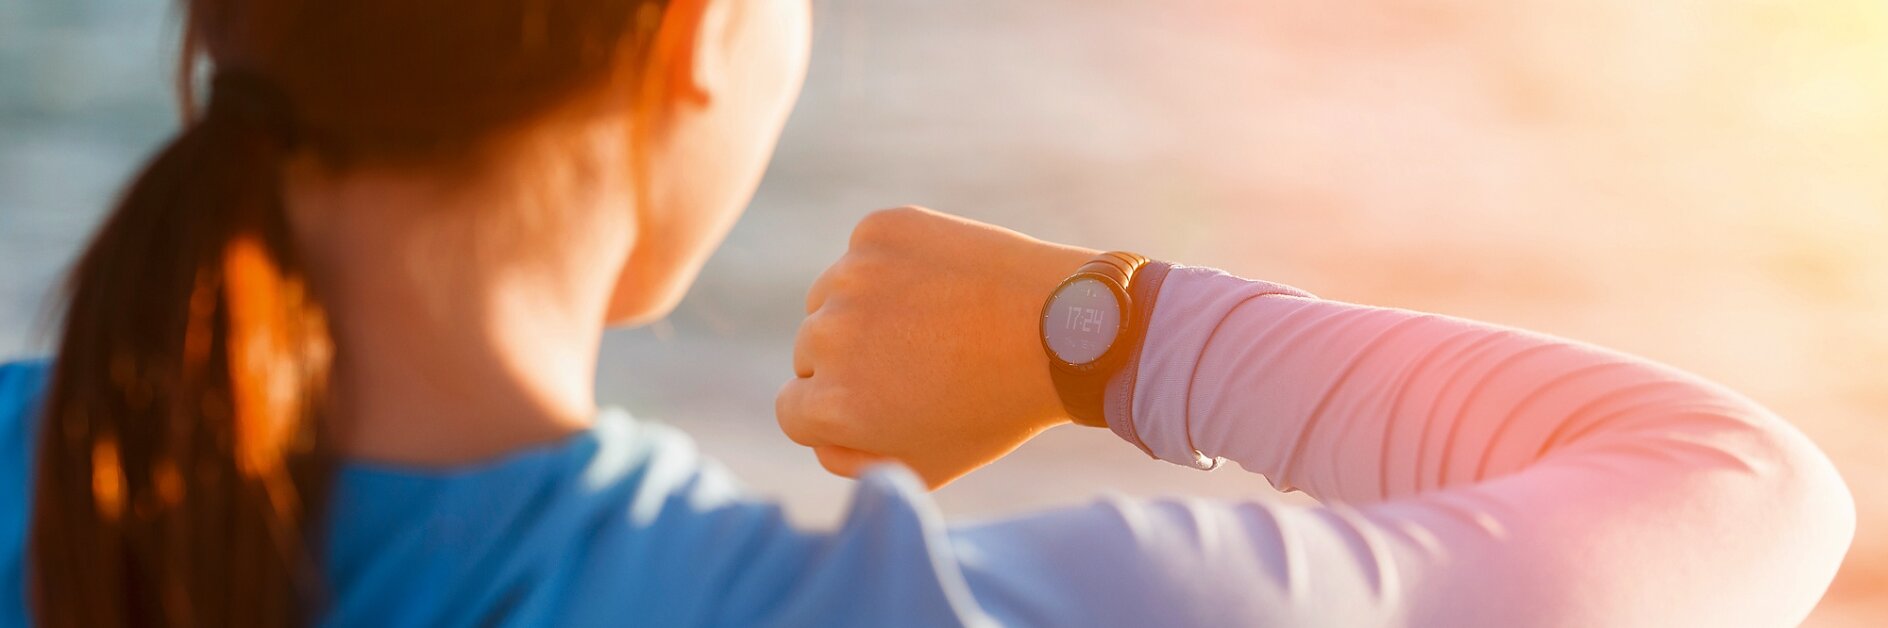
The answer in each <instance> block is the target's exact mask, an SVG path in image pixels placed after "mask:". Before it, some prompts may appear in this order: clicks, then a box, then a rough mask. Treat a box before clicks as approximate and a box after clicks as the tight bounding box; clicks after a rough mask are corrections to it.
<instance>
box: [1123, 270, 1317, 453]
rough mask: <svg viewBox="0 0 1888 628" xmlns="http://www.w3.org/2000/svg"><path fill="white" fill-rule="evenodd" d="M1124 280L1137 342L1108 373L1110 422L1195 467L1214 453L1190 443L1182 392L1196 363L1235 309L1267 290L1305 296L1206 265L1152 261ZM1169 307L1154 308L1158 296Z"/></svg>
mask: <svg viewBox="0 0 1888 628" xmlns="http://www.w3.org/2000/svg"><path fill="white" fill-rule="evenodd" d="M1140 272H1141V273H1143V274H1140V275H1137V276H1136V281H1134V285H1133V286H1131V287H1130V289H1129V290H1130V295H1131V296H1132V298H1133V300H1134V309H1135V314H1136V315H1137V316H1138V318H1136V320H1138V321H1141V324H1140V327H1141V332H1142V335H1141V337H1140V339H1139V340H1140V342H1139V343H1138V345H1137V346H1136V347H1135V348H1134V350H1133V351H1132V352H1131V353H1129V354H1128V360H1127V363H1125V364H1123V365H1122V367H1121V369H1120V370H1118V371H1116V372H1115V374H1114V375H1113V376H1112V377H1110V378H1109V380H1108V388H1107V390H1106V392H1105V393H1104V394H1105V397H1104V399H1103V403H1104V404H1105V405H1104V406H1103V412H1104V414H1105V415H1106V418H1107V420H1108V427H1109V429H1111V430H1113V431H1114V433H1115V434H1116V435H1119V436H1120V437H1121V438H1122V440H1126V441H1128V442H1130V443H1133V444H1134V446H1135V447H1138V448H1140V450H1141V451H1143V452H1146V453H1147V455H1148V456H1151V457H1154V458H1159V459H1161V460H1166V461H1168V462H1172V463H1174V464H1178V465H1181V466H1187V467H1193V468H1195V469H1202V470H1205V469H1213V468H1216V467H1218V466H1219V464H1220V460H1219V459H1218V458H1216V457H1213V456H1209V455H1206V454H1204V453H1202V452H1201V451H1200V449H1199V448H1198V447H1195V446H1194V443H1193V439H1192V436H1191V434H1190V433H1189V425H1188V417H1187V405H1188V404H1187V397H1188V394H1189V392H1190V390H1191V388H1192V383H1193V378H1194V376H1195V373H1194V372H1193V370H1194V366H1195V365H1197V364H1198V363H1199V358H1200V355H1201V354H1202V353H1204V352H1205V350H1206V346H1207V344H1208V342H1209V341H1210V340H1211V339H1212V335H1213V332H1215V331H1217V330H1218V328H1219V323H1220V321H1221V320H1223V319H1224V318H1225V317H1226V315H1227V314H1230V313H1231V312H1232V310H1233V309H1234V308H1237V307H1238V306H1239V304H1241V303H1244V302H1245V301H1247V300H1250V299H1253V298H1257V297H1261V296H1266V295H1286V296H1296V297H1307V298H1309V297H1311V295H1310V294H1308V293H1306V292H1304V291H1302V290H1298V289H1297V288H1292V287H1290V286H1285V285H1280V284H1274V283H1269V282H1263V281H1252V280H1248V279H1242V278H1239V277H1235V276H1232V275H1229V274H1226V273H1224V272H1221V271H1218V270H1214V269H1211V268H1199V267H1188V266H1180V265H1175V264H1168V263H1165V262H1150V263H1148V265H1147V266H1146V267H1144V268H1142V269H1141V271H1140ZM1162 302H1164V303H1166V304H1167V305H1168V307H1165V308H1160V309H1156V308H1155V306H1156V305H1157V304H1158V303H1162Z"/></svg>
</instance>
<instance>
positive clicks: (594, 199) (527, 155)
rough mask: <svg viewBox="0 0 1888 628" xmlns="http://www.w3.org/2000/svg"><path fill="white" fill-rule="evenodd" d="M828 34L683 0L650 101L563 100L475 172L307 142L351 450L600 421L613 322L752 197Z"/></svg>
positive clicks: (660, 309) (535, 436) (784, 3)
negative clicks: (817, 45) (333, 152)
mask: <svg viewBox="0 0 1888 628" xmlns="http://www.w3.org/2000/svg"><path fill="white" fill-rule="evenodd" d="M809 38H810V10H809V6H808V2H807V0H675V1H674V2H673V3H672V4H671V6H670V9H669V10H668V11H667V12H666V13H665V14H664V17H663V21H662V23H661V24H660V26H659V27H658V30H657V33H656V39H655V40H654V43H653V49H652V52H651V56H650V58H649V60H648V66H647V68H646V69H645V71H644V73H643V75H642V80H644V81H645V89H648V88H654V89H653V91H650V92H648V93H652V94H658V96H656V97H655V98H652V99H650V100H651V102H647V103H645V104H644V105H643V106H642V108H641V109H636V110H632V108H631V107H620V108H618V109H617V110H615V111H605V112H602V113H596V112H591V111H589V110H588V109H586V110H585V114H584V115H547V116H546V119H545V120H544V121H543V122H542V123H539V124H536V125H533V126H529V127H528V128H526V129H524V130H523V131H520V132H518V133H516V134H515V135H513V136H508V137H507V138H505V139H504V141H503V142H499V143H497V144H496V145H495V147H494V148H493V149H492V150H490V151H488V152H489V153H490V154H487V155H483V156H482V159H480V160H479V163H478V165H477V168H476V172H474V173H472V176H468V175H467V174H466V173H465V172H464V169H463V167H462V166H460V165H458V164H453V165H446V164H442V165H441V166H440V167H438V168H424V167H403V168H400V169H394V168H391V167H387V168H371V167H364V168H355V169H350V170H348V171H345V172H332V171H327V170H324V169H323V168H322V166H321V165H320V164H318V163H316V161H315V160H313V159H312V158H308V157H305V156H304V157H296V158H292V159H291V160H290V162H289V164H288V167H287V169H286V171H285V174H284V188H285V200H286V202H287V207H288V213H289V218H290V221H291V224H292V226H293V228H294V231H295V237H296V240H297V246H298V248H299V250H300V252H301V255H302V256H303V258H304V262H305V264H306V266H307V268H308V273H309V276H310V278H311V280H312V283H313V285H314V286H315V288H316V291H317V294H318V296H319V297H320V299H321V302H322V303H323V304H324V307H326V309H327V313H328V318H329V320H330V326H331V328H332V333H333V334H334V337H335V341H336V347H337V353H336V363H335V366H334V370H333V372H332V374H331V388H332V392H331V401H330V403H331V408H330V410H331V416H332V417H333V424H332V425H331V428H332V430H333V432H334V434H335V436H336V437H337V440H338V441H339V445H338V446H339V449H340V452H341V454H342V455H344V456H347V457H351V458H355V459H364V460H373V461H381V462H391V463H401V464H414V465H451V464H461V463H466V462H471V461H477V460H481V459H487V458H490V457H492V456H496V455H499V454H503V453H505V452H508V451H513V450H516V449H518V448H521V447H526V446H530V445H533V444H538V443H543V442H548V441H552V440H556V439H558V438H562V437H564V436H566V435H569V434H571V433H573V432H575V431H579V430H581V429H583V428H584V427H586V426H587V425H588V424H589V422H590V421H591V417H592V416H593V415H594V414H595V401H594V399H595V395H594V391H593V381H594V380H595V368H596V358H597V351H598V347H599V345H600V343H601V338H602V333H603V329H604V328H605V327H606V326H608V325H611V324H620V325H636V324H641V323H644V322H648V321H652V320H656V319H659V318H660V317H662V316H663V315H665V314H666V313H668V312H669V311H670V310H671V309H672V308H673V307H674V306H675V304H676V302H677V301H679V300H680V299H681V297H682V295H683V294H684V292H685V291H686V289H687V287H688V285H689V284H690V283H691V282H692V281H693V279H694V277H695V275H696V273H697V272H698V271H699V270H700V268H701V266H702V264H703V263H704V262H705V261H706V260H707V258H708V256H709V254H710V253H712V252H713V250H714V248H715V246H716V245H717V244H719V242H720V241H721V240H722V238H723V237H724V236H725V235H726V233H727V231H728V229H729V228H730V227H731V226H732V225H733V223H734V221H735V219H736V218H737V217H738V216H739V215H740V213H741V211H742V209H743V208H744V207H745V206H746V205H747V203H748V201H749V199H750V198H751V197H752V195H753V191H754V188H755V187H756V185H757V184H758V182H759V180H760V176H761V173H762V172H763V171H764V170H765V168H766V164H767V161H768V158H769V156H770V155H771V153H772V152H773V147H774V143H775V141H776V140H777V139H778V137H779V134H780V130H781V127H782V126H783V125H784V124H785V121H786V117H787V114H788V112H789V111H790V110H791V108H792V104H793V101H794V100H795V99H796V98H797V97H798V94H799V89H800V84H801V81H802V78H803V76H804V73H805V66H806V60H807V56H808V48H809V43H808V42H809ZM573 106H575V105H573ZM560 113H567V112H560ZM632 142H641V143H642V144H641V146H642V148H643V150H645V151H646V152H645V155H646V156H647V158H648V159H647V161H646V162H645V163H646V164H647V165H646V167H645V168H644V169H642V173H644V174H645V175H646V176H640V177H639V176H638V169H637V168H636V167H635V165H634V164H635V162H634V161H633V160H632V156H633V155H634V154H635V153H634V151H633V149H632V145H633V144H632Z"/></svg>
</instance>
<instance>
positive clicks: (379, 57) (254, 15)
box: [29, 0, 666, 626]
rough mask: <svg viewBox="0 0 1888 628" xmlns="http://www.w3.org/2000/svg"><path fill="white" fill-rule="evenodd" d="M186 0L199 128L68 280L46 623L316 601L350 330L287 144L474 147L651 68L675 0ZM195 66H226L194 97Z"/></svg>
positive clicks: (52, 428)
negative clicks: (344, 339) (286, 180)
mask: <svg viewBox="0 0 1888 628" xmlns="http://www.w3.org/2000/svg"><path fill="white" fill-rule="evenodd" d="M184 4H185V7H184V8H185V14H186V19H185V26H186V29H185V36H184V43H183V55H182V65H181V72H180V81H179V88H180V95H181V100H182V101H183V103H184V110H185V116H186V120H185V123H184V128H183V129H182V130H181V131H180V132H179V134H178V135H177V136H176V137H175V138H173V139H172V140H171V141H170V143H169V144H168V145H167V146H165V147H163V148H162V150H160V151H159V152H158V154H157V155H156V157H155V158H154V159H152V160H151V162H150V163H149V164H148V165H147V166H146V167H145V168H144V170H143V172H141V173H140V174H139V175H138V176H137V178H136V179H135V180H134V181H133V182H132V183H131V184H130V186H129V188H128V189H127V191H126V192H125V193H124V196H123V197H122V199H121V200H120V201H119V202H118V205H117V207H116V208H115V209H114V210H113V212H112V213H111V215H110V217H109V218H107V219H106V221H105V223H104V226H103V227H102V228H101V229H100V231H99V232H98V234H97V235H96V236H95V237H94V239H93V241H92V243H91V245H90V246H89V247H88V248H87V249H86V251H85V253H84V254H83V255H82V256H81V257H80V259H79V261H78V263H77V265H76V267H75V269H74V271H73V273H72V277H71V280H70V284H69V286H68V300H67V302H66V311H65V318H64V326H63V330H62V336H61V339H60V342H59V349H58V351H59V353H58V357H57V362H56V365H55V367H54V373H53V377H52V382H51V384H50V390H49V393H48V397H47V402H46V406H45V412H46V414H45V427H44V429H43V430H42V436H41V440H40V446H39V450H38V454H37V455H38V459H39V462H38V473H37V482H38V486H37V489H36V495H35V500H34V503H33V525H32V533H31V541H30V550H29V560H30V561H31V578H30V582H31V584H30V585H29V586H30V596H31V601H32V605H33V609H34V612H35V615H36V618H37V620H38V622H39V623H41V624H42V625H46V626H122V625H149V626H196V625H243V626H281V625H295V624H301V623H306V622H308V621H309V620H310V619H311V618H312V617H313V616H314V614H316V613H319V610H320V609H319V605H320V595H321V588H322V578H321V576H320V574H319V570H318V562H317V560H316V558H315V557H316V555H317V554H318V551H319V548H318V546H317V543H316V540H317V537H318V536H319V535H318V534H317V530H318V528H319V517H320V511H321V506H322V504H323V502H324V500H325V498H326V487H327V484H328V481H329V475H330V471H331V468H332V466H333V458H334V456H333V454H332V452H331V451H330V449H331V447H330V444H329V442H328V439H327V438H326V437H325V432H326V427H325V421H324V420H323V419H322V407H323V403H324V399H325V397H326V392H325V382H326V379H327V373H328V368H329V365H330V363H331V361H332V360H333V357H334V356H335V355H336V353H337V352H345V351H346V350H347V347H344V346H342V347H335V346H331V341H330V336H329V334H328V328H327V321H326V320H325V317H324V315H323V313H322V309H321V306H320V304H319V302H318V299H317V298H316V297H317V295H316V293H315V292H316V291H315V288H316V287H315V286H312V285H311V284H310V280H309V278H308V277H307V276H306V274H305V272H304V270H303V266H302V265H301V263H300V261H299V260H298V258H297V255H296V251H295V247H294V246H293V242H294V238H293V237H292V233H291V229H290V225H289V221H288V219H287V217H286V215H285V210H284V202H283V199H282V190H281V188H282V178H283V168H284V164H285V162H286V160H287V159H289V158H290V157H291V156H298V155H308V156H312V157H314V158H315V159H317V160H319V162H320V163H322V164H324V165H325V167H328V168H330V169H334V170H345V169H347V168H353V167H360V166H363V165H371V164H378V163H388V164H394V163H399V164H430V163H436V162H441V161H444V160H446V159H449V158H451V156H454V155H462V154H466V153H467V152H468V151H473V149H474V148H475V147H477V146H480V145H481V144H483V143H484V142H486V140H488V139H490V138H492V137H494V136H495V135H498V134H500V133H501V132H502V131H504V130H506V129H509V128H515V127H518V126H520V125H523V124H525V123H527V122H529V121H531V120H533V119H536V118H538V117H540V116H542V115H544V114H546V113H547V112H549V111H552V110H554V109H557V108H559V107H560V106H561V105H562V104H564V103H567V102H570V101H572V100H574V99H576V98H577V96H578V95H579V94H582V93H596V92H601V91H608V90H605V89H604V88H606V87H611V86H620V85H623V84H624V78H625V75H626V73H627V74H630V75H633V74H636V73H639V71H640V65H641V60H642V59H643V58H644V56H645V53H646V52H647V49H648V47H649V44H650V41H649V40H650V39H651V37H650V35H651V34H652V33H653V32H654V30H655V27H656V24H657V22H658V21H659V19H660V16H661V13H662V10H663V6H664V5H665V4H666V2H665V1H664V0H623V1H616V2H609V1H604V2H599V1H595V0H401V1H399V2H389V1H386V0H320V1H316V0H268V1H265V0H247V1H245V0H185V3H184ZM199 66H203V68H204V69H207V70H209V71H211V72H212V73H213V74H212V75H211V76H212V78H211V79H210V80H209V81H208V83H209V94H210V97H209V100H208V104H207V106H206V107H203V108H202V109H203V110H202V111H201V112H198V111H196V109H197V107H195V106H194V103H195V101H196V100H197V99H196V97H195V96H196V92H197V91H198V90H199V89H200V87H201V86H199V85H198V84H197V81H196V80H195V77H197V75H198V73H197V70H198V69H199ZM625 68H630V69H629V70H625ZM632 83H633V81H632ZM473 152H476V151H473Z"/></svg>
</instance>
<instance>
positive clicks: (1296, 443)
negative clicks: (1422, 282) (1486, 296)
mask: <svg viewBox="0 0 1888 628" xmlns="http://www.w3.org/2000/svg"><path fill="white" fill-rule="evenodd" d="M1158 290H1159V292H1158V294H1159V298H1158V301H1157V303H1156V305H1155V306H1154V310H1153V315H1152V320H1151V322H1150V325H1149V329H1148V333H1147V336H1146V340H1145V345H1144V347H1143V349H1142V351H1141V353H1140V355H1139V356H1138V362H1137V364H1136V365H1132V366H1131V368H1133V369H1134V370H1133V372H1132V383H1131V385H1130V386H1127V387H1126V388H1125V390H1126V391H1127V392H1125V393H1119V396H1120V397H1121V398H1122V399H1121V403H1111V404H1110V407H1111V409H1112V410H1115V411H1114V412H1113V413H1112V414H1111V416H1110V417H1109V419H1110V422H1111V423H1115V424H1116V428H1117V431H1126V432H1131V433H1130V434H1126V435H1127V436H1129V438H1130V440H1138V441H1139V444H1142V445H1143V446H1144V448H1145V449H1147V450H1148V451H1149V452H1150V453H1152V454H1154V455H1156V456H1158V457H1160V458H1162V459H1165V460H1168V461H1172V462H1174V463H1176V464H1182V465H1189V466H1196V467H1201V468H1211V467H1212V466H1216V465H1217V464H1218V462H1219V461H1222V460H1231V461H1233V462H1237V463H1239V465H1240V466H1242V467H1244V468H1245V469H1247V470H1248V471H1252V472H1255V473H1259V474H1261V475H1264V476H1265V477H1266V478H1268V479H1269V480H1270V481H1271V482H1272V483H1273V484H1274V485H1276V486H1278V487H1279V488H1282V489H1288V490H1302V491H1304V492H1306V493H1307V494H1309V495H1311V496H1312V497H1314V498H1317V499H1318V500H1320V501H1322V502H1323V504H1324V505H1323V506H1321V507H1318V508H1315V509H1312V511H1310V512H1307V513H1305V514H1303V515H1294V517H1300V518H1302V519H1303V520H1304V521H1305V522H1306V523H1304V526H1303V528H1302V529H1301V530H1300V531H1299V532H1297V533H1295V534H1292V535H1286V536H1285V538H1283V539H1282V541H1283V542H1284V543H1286V544H1287V546H1286V547H1284V548H1282V552H1281V553H1280V555H1279V557H1278V559H1277V560H1279V561H1281V562H1283V563H1286V564H1284V565H1281V566H1278V568H1279V570H1280V571H1279V573H1282V574H1284V577H1283V578H1282V583H1283V584H1282V586H1283V587H1284V588H1285V589H1286V593H1287V595H1288V596H1289V597H1291V598H1292V599H1304V601H1306V602H1307V603H1311V604H1312V605H1313V606H1325V605H1332V604H1336V605H1362V606H1363V607H1366V608H1374V609H1375V610H1377V611H1380V612H1381V613H1380V614H1379V613H1367V614H1369V615H1371V616H1379V617H1394V618H1398V619H1399V621H1398V622H1396V623H1410V624H1415V625H1459V626H1469V625H1487V626H1497V625H1498V626H1516V625H1567V626H1625V625H1645V626H1681V625H1682V626H1746V625H1749V626H1782V625H1795V623H1796V622H1799V621H1801V620H1802V619H1803V617H1804V616H1805V615H1807V614H1808V612H1809V610H1810V609H1811V608H1812V607H1813V606H1814V605H1815V603H1816V601H1817V600H1818V599H1819V598H1820V597H1821V595H1822V593H1823V591H1824V589H1825V588H1826V587H1827V586H1828V584H1829V582H1830V580H1831V578H1833V576H1834V574H1835V570H1836V567H1837V565H1838V564H1839V563H1840V561H1841V558H1842V555H1843V553H1844V552H1845V551H1846V550H1847V547H1848V545H1849V542H1850V539H1851V537H1852V536H1853V534H1854V525H1855V522H1854V505H1853V502H1852V499H1851V497H1850V495H1849V493H1848V490H1847V488H1846V487H1845V486H1844V485H1843V483H1842V480H1841V479H1840V478H1839V477H1838V476H1837V475H1836V472H1835V470H1834V467H1833V466H1832V465H1831V464H1830V463H1829V461H1828V460H1827V458H1825V457H1824V456H1823V454H1822V453H1821V452H1820V451H1818V450H1817V449H1816V447H1815V446H1814V445H1813V444H1811V443H1810V441H1809V440H1808V439H1807V438H1805V437H1804V436H1803V435H1802V434H1801V433H1800V432H1798V431H1797V430H1796V429H1794V428H1793V427H1791V426H1790V425H1789V424H1788V423H1786V422H1784V421H1783V420H1781V419H1779V418H1778V417H1777V416H1775V415H1774V414H1772V413H1771V412H1769V411H1768V410H1766V409H1764V408H1763V407H1761V406H1759V405H1757V404H1756V403H1754V402H1752V401H1750V400H1748V399H1746V398H1744V397H1742V396H1740V395H1738V394H1736V393H1734V392H1732V391H1730V390H1727V389H1725V388H1723V387H1721V386H1718V385H1715V384H1713V383H1710V382H1707V381H1705V380H1703V379H1700V378H1698V377H1696V376H1694V375H1691V374H1688V373H1685V372H1682V371H1678V370H1676V369H1673V368H1670V367H1666V366H1663V365H1659V364H1655V363H1652V362H1650V361H1647V360H1644V359H1641V358H1637V357H1634V356H1630V355H1625V354H1621V353H1618V352H1614V351H1609V350H1606V349H1601V348H1598V347H1594V346H1591V345H1586V344H1582V343H1578V342H1573V341H1568V340H1562V339H1558V338H1553V337H1549V336H1545V335H1541V334H1535V333H1530V332H1525V331H1519V330H1514V329H1507V328H1502V327H1498V326H1494V325H1488V324H1483V323H1477V322H1473V321H1466V320H1461V319H1456V318H1449V317H1445V316H1437V315H1431V314H1422V313H1417V312H1410V311H1404V310H1396V309H1385V308H1375V307H1366V306H1360V305H1352V304H1347V303H1340V302H1335V301H1325V300H1318V299H1313V298H1307V297H1301V296H1290V295H1281V294H1277V293H1278V292H1279V290H1278V288H1277V287H1276V286H1273V285H1271V284H1264V283H1261V282H1252V281H1248V280H1245V279H1241V278H1238V277H1233V276H1231V275H1227V274H1225V273H1221V272H1218V271H1214V270H1210V269H1203V268H1186V267H1173V269H1172V270H1171V272H1169V273H1168V274H1167V275H1166V278H1165V282H1164V285H1162V286H1161V287H1160V288H1159V289H1158ZM1116 388H1121V387H1119V386H1117V387H1116ZM1111 399H1112V398H1111ZM1293 545H1295V546H1296V547H1292V546H1293ZM1306 596H1308V598H1307V597H1306ZM1320 596H1338V597H1340V598H1342V599H1320Z"/></svg>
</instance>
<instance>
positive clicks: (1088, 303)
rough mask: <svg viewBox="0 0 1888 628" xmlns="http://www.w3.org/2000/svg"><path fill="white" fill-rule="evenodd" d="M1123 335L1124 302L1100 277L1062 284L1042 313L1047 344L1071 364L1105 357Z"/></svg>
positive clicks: (1045, 343) (1043, 334) (1085, 362)
mask: <svg viewBox="0 0 1888 628" xmlns="http://www.w3.org/2000/svg"><path fill="white" fill-rule="evenodd" d="M1120 335H1121V302H1120V301H1117V300H1115V296H1114V291H1113V290H1110V289H1109V288H1108V285H1107V284H1104V283H1102V282H1101V280H1099V279H1094V278H1089V277H1084V278H1081V279H1076V280H1074V281H1071V282H1068V283H1065V284H1062V287H1061V288H1060V289H1058V290H1056V292H1055V295H1054V296H1051V297H1050V298H1049V306H1048V307H1046V308H1044V309H1043V313H1042V338H1043V344H1044V345H1046V346H1048V347H1049V350H1050V351H1052V352H1054V353H1055V356H1056V357H1057V358H1060V359H1061V360H1062V361H1063V362H1067V363H1069V364H1077V365H1079V364H1088V363H1090V362H1094V361H1095V360H1098V359H1101V356H1103V355H1105V354H1107V353H1108V348H1109V347H1112V346H1114V341H1115V338H1116V337H1118V336H1120Z"/></svg>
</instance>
